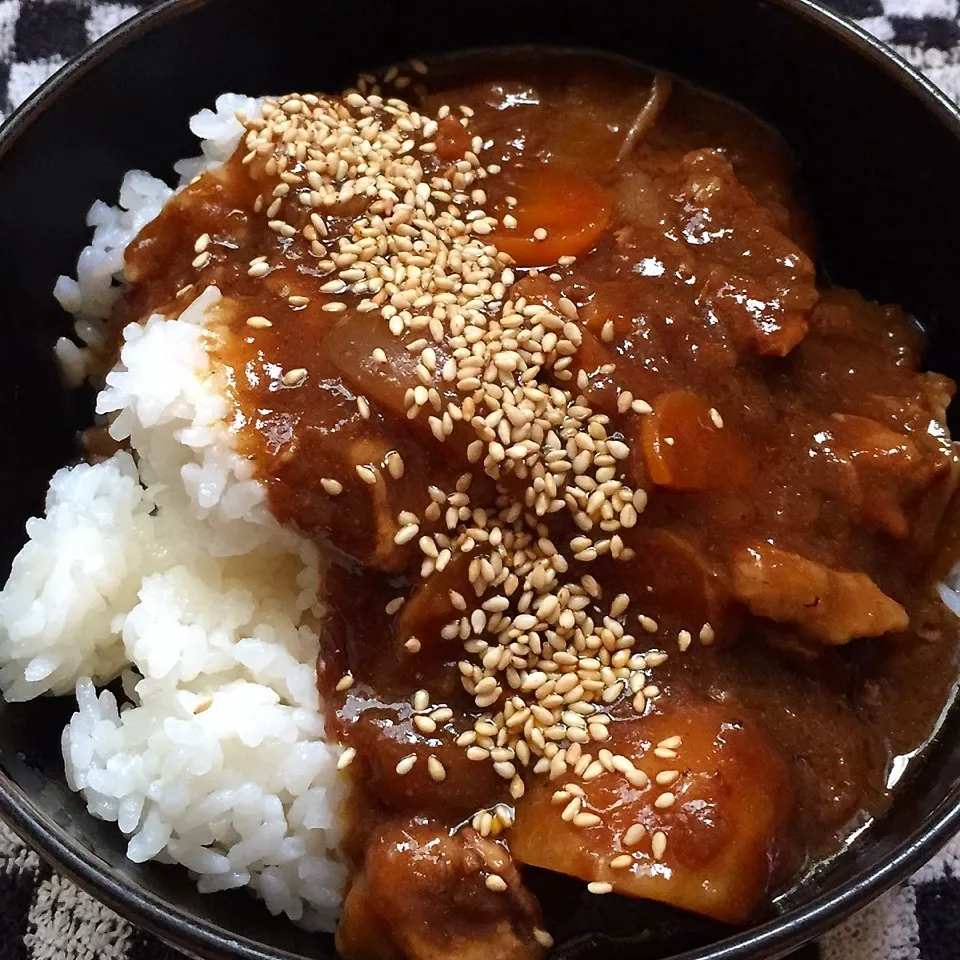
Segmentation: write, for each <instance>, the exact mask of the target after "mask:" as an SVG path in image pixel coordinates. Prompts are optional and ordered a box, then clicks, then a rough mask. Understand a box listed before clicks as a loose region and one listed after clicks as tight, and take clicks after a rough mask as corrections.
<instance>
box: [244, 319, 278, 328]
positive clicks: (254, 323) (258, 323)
mask: <svg viewBox="0 0 960 960" xmlns="http://www.w3.org/2000/svg"><path fill="white" fill-rule="evenodd" d="M247 326H248V327H253V328H254V329H257V330H259V329H262V328H264V327H272V326H273V324H272V323H271V322H270V321H269V320H268V319H267V318H266V317H247Z"/></svg>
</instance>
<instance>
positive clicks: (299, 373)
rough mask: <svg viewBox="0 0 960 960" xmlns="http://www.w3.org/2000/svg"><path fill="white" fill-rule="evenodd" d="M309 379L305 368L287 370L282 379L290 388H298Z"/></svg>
mask: <svg viewBox="0 0 960 960" xmlns="http://www.w3.org/2000/svg"><path fill="white" fill-rule="evenodd" d="M306 379H307V371H306V370H305V369H304V368H303V367H297V368H295V369H294V370H287V371H286V373H284V375H283V376H282V377H281V380H283V383H284V384H285V385H286V386H288V387H296V386H299V385H300V384H301V383H303V381H304V380H306Z"/></svg>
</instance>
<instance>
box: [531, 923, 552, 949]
mask: <svg viewBox="0 0 960 960" xmlns="http://www.w3.org/2000/svg"><path fill="white" fill-rule="evenodd" d="M533 939H534V940H536V941H537V943H539V944H540V946H541V947H543V948H544V950H549V949H550V948H551V947H552V946H553V937H551V936H550V934H549V933H547V931H546V930H543V929H541V928H540V927H534V930H533Z"/></svg>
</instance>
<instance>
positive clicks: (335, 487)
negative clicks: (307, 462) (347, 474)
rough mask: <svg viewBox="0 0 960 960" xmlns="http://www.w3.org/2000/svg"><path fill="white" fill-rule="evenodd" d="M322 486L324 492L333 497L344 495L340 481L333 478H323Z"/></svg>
mask: <svg viewBox="0 0 960 960" xmlns="http://www.w3.org/2000/svg"><path fill="white" fill-rule="evenodd" d="M320 486H321V487H323V489H324V491H325V492H326V493H329V494H330V496H331V497H336V496H338V495H339V494H341V493H343V484H342V483H341V482H340V481H339V480H334V479H333V478H332V477H322V478H321V480H320Z"/></svg>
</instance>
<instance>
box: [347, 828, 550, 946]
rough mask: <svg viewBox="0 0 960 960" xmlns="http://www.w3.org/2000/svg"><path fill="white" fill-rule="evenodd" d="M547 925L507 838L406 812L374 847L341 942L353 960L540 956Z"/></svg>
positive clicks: (350, 902)
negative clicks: (452, 827)
mask: <svg viewBox="0 0 960 960" xmlns="http://www.w3.org/2000/svg"><path fill="white" fill-rule="evenodd" d="M491 877H496V878H497V880H495V881H491V880H490V879H489V878H491ZM488 884H489V886H488ZM539 926H540V908H539V905H538V904H537V901H536V899H535V898H534V896H533V894H531V893H530V892H529V891H528V890H527V888H526V887H525V886H524V885H523V881H522V879H521V877H520V872H519V871H518V870H517V867H516V865H515V864H514V862H513V859H512V858H511V856H510V854H509V852H508V851H507V848H506V847H505V846H504V845H503V844H502V843H500V842H498V841H496V840H492V839H489V838H484V837H481V836H480V835H479V834H477V833H476V832H475V831H474V830H472V829H470V828H464V829H461V830H459V831H457V832H456V833H454V834H452V835H451V834H450V833H449V832H448V830H447V829H446V828H445V827H444V826H443V825H442V824H439V823H436V822H431V821H428V820H411V821H401V822H397V823H394V824H391V825H389V826H387V827H385V828H384V829H383V830H381V831H380V833H379V835H378V836H376V837H375V838H374V839H373V841H372V842H371V843H370V845H369V847H368V850H367V856H366V861H365V863H364V866H363V869H362V870H361V872H360V874H359V875H358V876H357V878H356V879H355V880H354V883H353V886H352V887H351V888H350V892H349V893H348V895H347V899H346V902H345V903H344V908H343V918H342V919H341V921H340V926H339V928H338V929H337V950H338V951H339V952H340V953H341V954H342V955H343V956H344V957H346V958H347V960H451V958H454V957H455V958H456V960H537V958H540V957H542V956H543V955H544V952H545V951H544V948H543V946H541V945H540V942H539V941H538V939H537V937H536V936H535V932H539ZM540 936H541V938H543V934H542V933H541V934H540Z"/></svg>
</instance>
